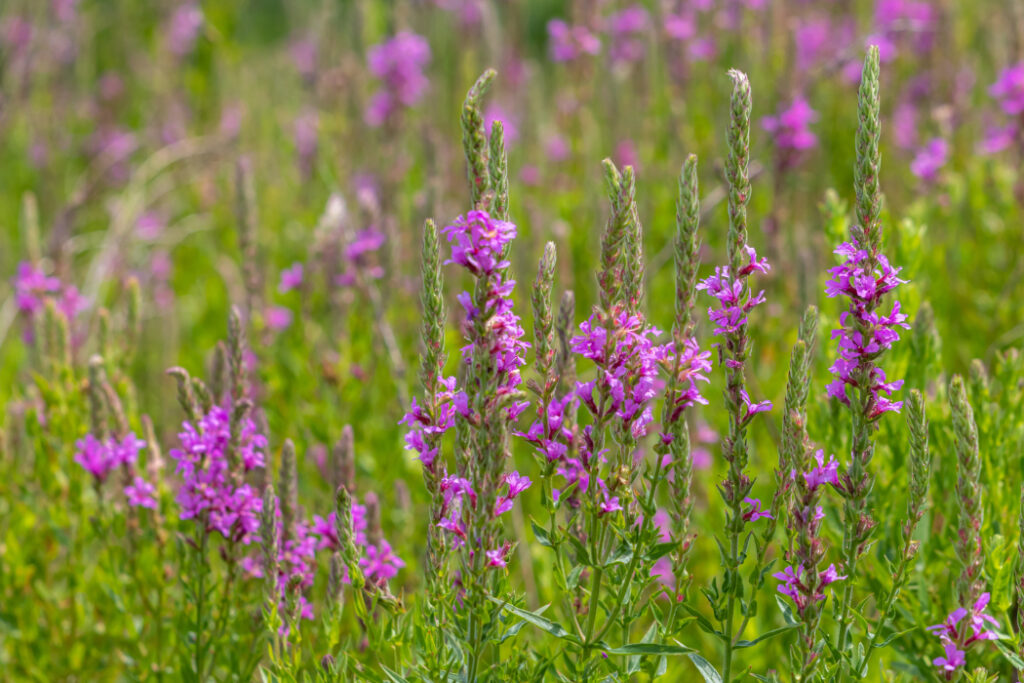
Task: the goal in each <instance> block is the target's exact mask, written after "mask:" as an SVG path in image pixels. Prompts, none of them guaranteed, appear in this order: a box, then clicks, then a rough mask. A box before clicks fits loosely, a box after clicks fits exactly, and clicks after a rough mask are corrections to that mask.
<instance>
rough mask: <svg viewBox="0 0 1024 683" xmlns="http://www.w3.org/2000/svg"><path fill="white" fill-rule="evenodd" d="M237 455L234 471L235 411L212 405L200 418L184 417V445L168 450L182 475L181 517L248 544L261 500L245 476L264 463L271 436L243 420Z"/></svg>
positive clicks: (258, 520) (249, 419)
mask: <svg viewBox="0 0 1024 683" xmlns="http://www.w3.org/2000/svg"><path fill="white" fill-rule="evenodd" d="M239 429H240V430H241V433H240V436H239V439H238V445H237V457H238V462H239V464H240V471H239V472H233V471H232V468H231V460H230V457H229V452H228V450H229V445H230V442H231V417H230V415H229V413H228V411H227V409H225V408H223V407H221V406H217V405H215V406H212V407H211V408H210V410H209V411H208V412H206V413H205V414H203V415H202V416H201V417H200V418H199V420H198V422H197V424H195V425H193V424H192V423H191V422H189V421H187V420H186V421H185V422H184V423H182V431H181V432H180V433H179V434H178V438H179V439H180V440H181V448H174V449H172V450H171V451H170V456H171V458H172V459H173V460H174V461H175V462H177V467H176V472H177V473H178V474H179V475H180V476H181V478H182V482H181V487H180V488H179V490H178V496H177V501H178V504H179V506H180V507H181V519H183V520H185V519H199V520H203V521H204V522H205V524H206V529H207V531H217V532H219V533H220V534H221V535H222V536H224V537H225V538H226V539H228V540H230V541H233V542H241V543H242V544H243V545H249V544H250V543H252V542H253V541H254V540H255V535H256V533H257V532H258V530H259V526H260V511H261V509H262V508H263V501H262V500H261V498H260V496H259V493H258V492H257V491H256V490H255V489H254V488H253V487H252V486H250V485H249V484H247V483H245V482H244V478H243V477H244V475H245V474H246V473H248V472H250V471H251V470H253V469H255V468H257V467H263V466H264V460H263V451H264V450H265V449H266V447H267V440H266V437H264V436H263V435H262V434H260V433H259V432H258V431H257V428H256V423H255V422H254V421H253V420H252V419H251V418H248V417H246V418H243V419H242V420H241V421H240V424H239Z"/></svg>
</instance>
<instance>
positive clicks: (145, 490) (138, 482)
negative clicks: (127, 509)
mask: <svg viewBox="0 0 1024 683" xmlns="http://www.w3.org/2000/svg"><path fill="white" fill-rule="evenodd" d="M155 493H156V487H155V486H153V485H152V484H150V483H149V482H148V481H146V480H145V479H143V478H142V477H138V476H137V477H135V479H134V480H133V481H132V483H131V484H130V485H128V486H126V487H125V488H124V495H125V496H126V497H127V498H128V504H129V505H135V506H138V507H144V508H149V509H151V510H155V509H156V497H155V496H154V495H153V494H155Z"/></svg>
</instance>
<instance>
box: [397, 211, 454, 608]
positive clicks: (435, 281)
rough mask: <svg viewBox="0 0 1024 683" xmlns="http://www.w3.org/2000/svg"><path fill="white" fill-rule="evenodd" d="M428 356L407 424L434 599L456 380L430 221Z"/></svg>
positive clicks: (424, 299)
mask: <svg viewBox="0 0 1024 683" xmlns="http://www.w3.org/2000/svg"><path fill="white" fill-rule="evenodd" d="M422 264H423V265H422V268H423V288H422V294H421V298H420V300H421V304H422V307H423V329H422V334H423V356H422V358H421V364H420V382H421V384H422V386H423V395H424V403H423V405H419V404H417V402H416V399H413V402H412V408H411V409H410V411H409V414H408V416H407V417H406V421H407V422H408V423H409V425H410V427H412V430H411V431H410V432H409V436H408V437H407V442H408V445H409V447H410V448H412V449H413V450H416V451H417V452H418V453H419V457H420V460H421V461H422V463H423V483H424V485H425V486H426V489H427V493H429V494H430V496H431V500H432V505H431V513H430V519H431V524H430V527H429V529H428V531H427V586H428V589H429V590H431V592H432V593H433V592H434V591H437V590H439V589H440V588H441V586H442V585H443V584H442V582H441V580H442V578H443V577H442V573H443V565H444V562H443V558H444V554H445V540H444V537H443V536H442V535H441V533H440V528H439V527H438V526H437V525H438V523H439V522H440V521H441V507H440V500H441V497H440V484H441V480H442V479H443V478H444V476H445V469H444V462H443V460H441V461H439V460H438V456H439V453H440V448H441V437H442V436H443V435H444V433H445V432H446V431H447V430H448V429H449V428H450V427H451V425H452V422H453V420H454V408H453V405H452V390H453V388H454V381H453V380H454V378H447V379H446V378H445V377H444V375H443V371H444V364H445V361H446V360H447V354H445V350H444V319H445V313H444V280H443V276H442V274H441V251H440V241H439V235H438V231H437V226H436V225H435V224H434V221H432V220H428V221H427V222H426V223H425V224H424V226H423V251H422Z"/></svg>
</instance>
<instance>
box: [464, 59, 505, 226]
mask: <svg viewBox="0 0 1024 683" xmlns="http://www.w3.org/2000/svg"><path fill="white" fill-rule="evenodd" d="M495 76H497V72H495V71H494V69H488V70H487V71H485V72H484V73H483V74H482V75H481V76H480V78H478V79H477V81H476V83H474V84H473V87H472V88H470V89H469V92H468V93H467V94H466V102H465V104H464V105H463V106H462V147H463V149H464V151H465V153H466V176H467V178H468V180H469V195H470V200H471V202H472V204H473V208H475V209H482V208H484V207H485V206H486V204H487V202H488V201H489V198H488V192H489V191H490V189H491V182H490V181H491V169H492V166H491V164H490V163H489V156H490V154H489V149H488V148H489V145H488V139H487V131H486V128H485V126H484V115H483V112H482V110H481V108H480V100H482V99H483V96H484V95H485V94H486V93H487V90H488V88H490V87H491V82H492V81H493V80H494V77H495ZM496 168H500V166H499V167H496ZM505 187H506V188H507V187H508V183H507V181H506V184H505Z"/></svg>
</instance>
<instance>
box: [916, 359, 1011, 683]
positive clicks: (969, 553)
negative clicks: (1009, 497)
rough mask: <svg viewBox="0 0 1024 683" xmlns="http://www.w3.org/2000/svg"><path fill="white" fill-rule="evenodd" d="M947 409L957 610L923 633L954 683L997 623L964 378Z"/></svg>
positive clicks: (954, 388) (956, 382) (990, 637)
mask: <svg viewBox="0 0 1024 683" xmlns="http://www.w3.org/2000/svg"><path fill="white" fill-rule="evenodd" d="M949 405H950V409H951V413H952V418H953V433H954V435H955V437H956V455H957V481H956V496H957V501H958V502H959V504H960V515H959V518H958V520H957V542H956V556H957V559H959V560H960V564H961V567H962V568H961V571H960V577H959V579H958V580H957V583H956V598H957V603H958V604H959V607H957V608H956V609H955V610H953V611H952V612H951V613H950V614H949V616H948V617H946V620H945V621H943V622H942V623H941V624H936V625H934V626H929V627H928V630H929V631H931V632H932V633H933V634H934V635H936V636H938V637H939V639H940V641H941V642H942V647H943V655H942V656H940V657H936V658H935V660H934V661H933V663H934V664H935V666H936V667H938V669H939V674H940V675H941V676H942V677H943V678H944V679H945V680H947V681H951V680H953V679H954V678H958V677H959V675H960V673H961V671H960V668H961V667H966V657H965V655H966V652H967V650H969V649H970V648H971V646H973V645H974V644H975V643H977V642H979V641H984V640H998V639H999V635H998V634H997V633H996V632H995V631H993V630H991V629H998V628H999V622H997V621H996V620H995V618H993V617H992V616H991V615H989V614H988V613H987V608H988V603H989V594H988V593H987V592H984V590H985V582H984V579H983V578H982V575H981V574H982V570H983V568H984V566H985V555H984V550H983V548H982V539H981V525H982V521H983V518H984V514H985V513H984V507H983V501H982V487H981V455H980V453H979V445H978V427H977V425H976V424H975V422H974V412H973V411H972V410H971V404H970V403H969V402H968V400H967V390H966V388H965V387H964V381H963V378H962V377H960V376H959V375H956V376H954V377H953V381H952V382H951V383H950V386H949Z"/></svg>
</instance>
